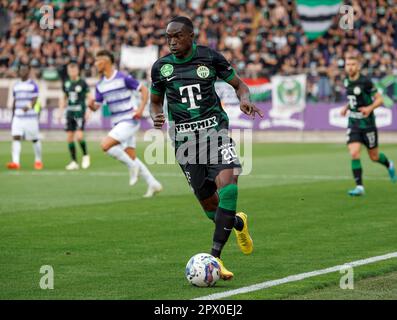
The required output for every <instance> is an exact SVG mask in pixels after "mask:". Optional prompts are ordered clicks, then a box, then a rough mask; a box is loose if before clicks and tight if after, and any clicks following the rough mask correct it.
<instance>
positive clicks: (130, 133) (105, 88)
mask: <svg viewBox="0 0 397 320" xmlns="http://www.w3.org/2000/svg"><path fill="white" fill-rule="evenodd" d="M95 66H96V67H97V69H98V72H99V73H100V74H101V75H102V79H101V80H100V81H99V82H98V84H97V85H96V92H95V102H94V101H92V102H91V103H90V104H89V107H90V108H91V109H92V110H97V109H98V108H99V107H100V106H101V105H102V103H106V104H107V105H108V106H109V109H110V113H111V121H112V125H113V129H112V130H111V131H110V132H109V134H108V135H107V136H106V137H105V138H104V140H103V141H102V145H101V146H102V150H103V151H104V152H106V153H107V154H109V155H110V156H112V157H114V158H116V159H117V160H119V161H121V162H122V163H124V164H125V165H126V166H127V167H128V168H129V171H130V185H131V186H132V185H134V184H135V183H136V182H137V180H138V175H139V176H141V177H143V178H144V179H145V181H146V183H147V185H148V189H147V192H146V194H145V195H144V197H145V198H149V197H152V196H153V195H154V194H155V193H157V192H160V191H161V190H162V186H161V184H160V183H159V182H158V181H157V180H156V179H155V178H154V177H153V175H152V174H151V173H150V171H149V170H148V168H147V167H146V166H145V165H144V164H143V162H142V161H141V160H140V159H139V158H138V157H137V156H136V151H135V148H136V140H135V135H136V133H137V131H138V129H139V126H140V120H139V119H140V118H141V117H142V113H143V111H144V109H145V105H146V103H147V101H148V97H149V93H148V89H147V87H146V86H144V85H143V84H142V83H139V82H138V81H137V80H136V79H134V78H133V77H132V76H131V75H127V74H125V73H123V72H120V71H118V70H116V69H115V67H114V56H113V54H112V53H111V52H109V51H107V50H102V51H99V52H98V53H97V55H96V60H95ZM132 90H137V91H139V92H140V93H141V95H142V100H141V103H140V105H139V107H138V108H137V109H135V108H134V106H133V105H132V103H131V94H132Z"/></svg>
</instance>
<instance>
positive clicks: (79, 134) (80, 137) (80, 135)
mask: <svg viewBox="0 0 397 320" xmlns="http://www.w3.org/2000/svg"><path fill="white" fill-rule="evenodd" d="M80 121H81V122H82V124H80V126H79V129H77V130H76V139H77V142H78V143H79V145H80V148H81V151H82V152H83V158H82V161H81V167H82V168H83V169H88V168H89V166H90V165H91V159H90V156H89V155H88V151H87V143H86V141H85V139H84V120H83V119H80Z"/></svg>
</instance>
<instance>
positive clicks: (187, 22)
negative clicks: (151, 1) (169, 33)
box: [168, 16, 194, 32]
mask: <svg viewBox="0 0 397 320" xmlns="http://www.w3.org/2000/svg"><path fill="white" fill-rule="evenodd" d="M171 22H178V23H182V24H183V25H184V26H185V27H186V28H188V30H189V31H190V32H193V30H194V26H193V22H192V20H190V18H188V17H184V16H176V17H174V18H172V19H171V20H170V22H169V23H168V24H170V23H171Z"/></svg>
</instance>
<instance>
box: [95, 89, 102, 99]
mask: <svg viewBox="0 0 397 320" xmlns="http://www.w3.org/2000/svg"><path fill="white" fill-rule="evenodd" d="M95 102H98V103H102V102H103V95H102V93H101V92H100V91H99V90H98V87H95Z"/></svg>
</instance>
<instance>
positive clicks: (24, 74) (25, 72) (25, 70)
mask: <svg viewBox="0 0 397 320" xmlns="http://www.w3.org/2000/svg"><path fill="white" fill-rule="evenodd" d="M19 76H20V77H21V78H22V79H27V78H28V77H29V68H28V67H25V66H22V67H21V68H20V69H19Z"/></svg>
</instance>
